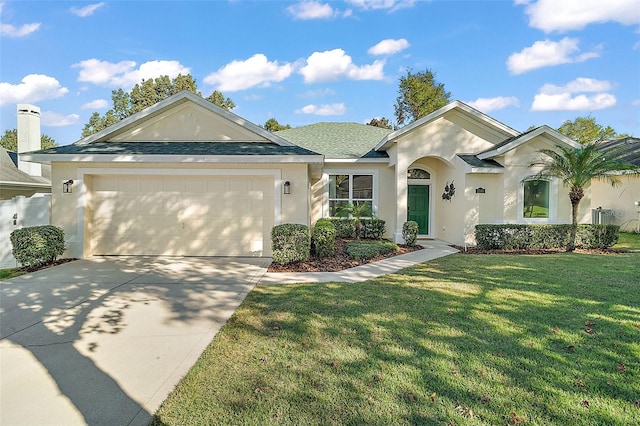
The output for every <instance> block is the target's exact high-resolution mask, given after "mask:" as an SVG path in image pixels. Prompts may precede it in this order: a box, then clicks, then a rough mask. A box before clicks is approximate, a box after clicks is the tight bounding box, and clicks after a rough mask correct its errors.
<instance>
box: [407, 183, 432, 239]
mask: <svg viewBox="0 0 640 426" xmlns="http://www.w3.org/2000/svg"><path fill="white" fill-rule="evenodd" d="M407 220H413V221H415V222H417V223H418V233H419V234H421V235H428V234H429V186H427V185H409V196H408V202H407Z"/></svg>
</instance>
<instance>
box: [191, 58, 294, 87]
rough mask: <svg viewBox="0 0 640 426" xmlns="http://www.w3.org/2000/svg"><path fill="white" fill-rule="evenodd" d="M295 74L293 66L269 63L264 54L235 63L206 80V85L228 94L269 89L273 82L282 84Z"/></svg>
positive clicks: (276, 62)
mask: <svg viewBox="0 0 640 426" xmlns="http://www.w3.org/2000/svg"><path fill="white" fill-rule="evenodd" d="M292 72H293V65H292V64H289V63H286V64H284V65H279V64H278V61H273V62H269V60H268V59H267V57H266V56H265V55H263V54H262V53H258V54H256V55H253V56H252V57H250V58H249V59H247V60H246V61H233V62H231V63H230V64H227V65H225V66H224V67H222V68H220V69H219V70H218V71H216V72H214V73H212V74H209V75H208V76H206V77H205V78H204V82H205V83H206V84H212V85H215V86H216V87H217V88H218V89H220V90H223V91H228V92H234V91H237V90H244V89H249V88H251V87H256V86H260V87H268V86H269V85H270V84H271V83H272V82H280V81H282V80H284V79H285V78H287V77H289V76H290V75H291V73H292Z"/></svg>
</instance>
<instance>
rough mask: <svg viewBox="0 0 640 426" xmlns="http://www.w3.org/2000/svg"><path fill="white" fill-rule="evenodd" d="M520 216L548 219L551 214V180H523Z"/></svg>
mask: <svg viewBox="0 0 640 426" xmlns="http://www.w3.org/2000/svg"><path fill="white" fill-rule="evenodd" d="M523 186H524V187H523V196H522V217H523V218H524V219H549V218H550V217H551V216H550V215H551V199H550V194H551V191H550V189H551V182H549V181H548V180H546V179H531V180H526V181H524V182H523Z"/></svg>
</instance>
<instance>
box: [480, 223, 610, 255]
mask: <svg viewBox="0 0 640 426" xmlns="http://www.w3.org/2000/svg"><path fill="white" fill-rule="evenodd" d="M619 231H620V227H619V226H618V225H588V224H585V225H578V231H577V233H576V246H577V247H582V248H586V249H593V248H601V249H602V248H608V247H611V246H613V245H614V244H616V243H617V242H618V232H619ZM570 233H571V225H568V224H567V225H565V224H562V225H519V224H509V225H476V231H475V235H476V242H477V245H478V248H480V249H482V250H529V249H555V248H565V247H566V246H567V243H568V242H569V236H570Z"/></svg>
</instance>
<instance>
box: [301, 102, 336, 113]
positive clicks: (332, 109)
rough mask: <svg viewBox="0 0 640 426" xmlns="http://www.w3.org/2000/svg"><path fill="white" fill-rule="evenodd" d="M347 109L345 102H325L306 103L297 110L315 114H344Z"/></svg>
mask: <svg viewBox="0 0 640 426" xmlns="http://www.w3.org/2000/svg"><path fill="white" fill-rule="evenodd" d="M346 111H347V108H346V107H345V106H344V104H343V103H339V104H324V105H313V104H310V105H305V106H304V107H302V108H300V109H299V110H296V113H297V114H314V115H342V114H344V113H345V112H346Z"/></svg>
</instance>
